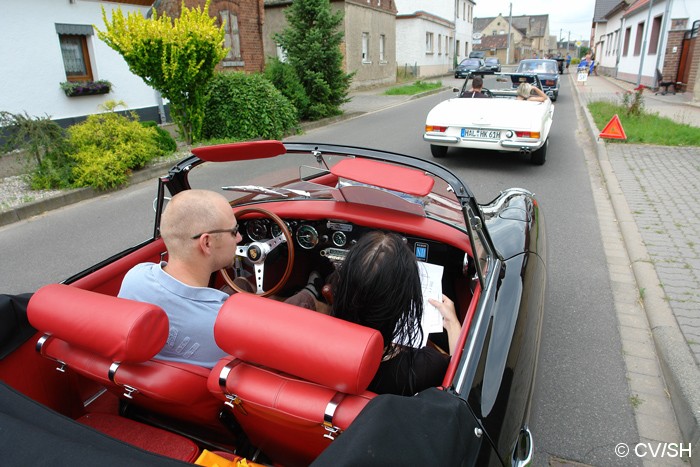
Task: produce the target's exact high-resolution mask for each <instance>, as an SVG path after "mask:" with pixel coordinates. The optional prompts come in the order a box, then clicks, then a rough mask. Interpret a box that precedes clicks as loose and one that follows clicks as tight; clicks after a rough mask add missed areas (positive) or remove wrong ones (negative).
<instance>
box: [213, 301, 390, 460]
mask: <svg viewBox="0 0 700 467" xmlns="http://www.w3.org/2000/svg"><path fill="white" fill-rule="evenodd" d="M214 336H215V338H216V342H217V344H218V345H219V347H221V348H222V349H223V350H224V351H226V352H227V353H229V354H230V355H231V357H227V358H224V359H222V360H221V361H220V362H219V363H218V364H217V365H216V366H215V367H214V369H213V370H212V373H211V376H210V377H209V389H210V390H211V391H212V392H213V393H214V394H215V395H217V396H218V397H219V398H221V399H222V400H227V401H228V402H227V404H228V405H229V406H230V407H232V408H233V414H234V415H235V417H236V419H237V420H238V421H239V423H240V424H241V426H242V427H243V429H244V431H245V432H246V434H247V435H248V437H249V438H250V441H251V443H252V444H253V445H255V446H256V447H258V448H260V449H261V450H262V451H263V452H264V453H265V454H266V455H267V456H269V457H270V458H271V460H272V461H273V462H274V463H279V464H283V465H308V464H309V463H311V462H312V461H313V459H315V458H316V456H318V455H319V454H320V453H321V451H323V449H325V448H326V447H327V446H328V445H329V444H330V443H331V442H332V440H333V438H334V437H335V436H337V435H338V434H339V433H341V432H342V431H343V430H345V429H346V428H347V427H348V426H349V425H350V424H351V423H352V421H353V420H354V419H355V417H356V416H357V414H358V413H359V412H360V411H361V410H362V409H363V408H364V406H365V405H366V404H367V403H368V402H369V400H370V399H371V398H372V397H374V393H371V392H368V391H367V390H366V389H367V386H368V385H369V383H370V381H371V380H372V378H373V377H374V374H375V373H376V371H377V368H378V367H379V363H380V361H381V356H382V350H383V341H382V337H381V335H380V334H379V332H378V331H376V330H374V329H370V328H366V327H363V326H359V325H357V324H353V323H349V322H346V321H342V320H339V319H336V318H333V317H330V316H326V315H323V314H320V313H315V312H313V311H310V310H306V309H302V308H299V307H296V306H293V305H288V304H286V303H282V302H278V301H275V300H271V299H267V298H262V297H258V296H255V295H250V294H242V293H240V294H236V295H233V296H232V297H231V298H229V299H228V300H227V301H226V303H225V304H224V306H223V307H222V308H221V311H220V312H219V316H218V318H217V321H216V324H215V326H214Z"/></svg>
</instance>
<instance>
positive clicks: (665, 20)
mask: <svg viewBox="0 0 700 467" xmlns="http://www.w3.org/2000/svg"><path fill="white" fill-rule="evenodd" d="M598 2H599V3H598V4H597V6H598V5H600V3H601V0H598ZM699 20H700V2H699V1H677V0H676V1H673V0H655V1H653V2H651V1H649V0H637V1H636V2H632V1H628V2H623V1H621V2H619V3H617V4H615V5H614V6H612V7H611V8H610V9H609V10H608V12H606V13H605V16H604V18H601V19H600V20H599V21H597V22H594V27H593V32H592V38H593V48H594V51H595V56H596V59H597V60H598V61H599V72H603V73H604V74H607V75H611V76H615V77H616V78H618V79H621V80H624V81H628V82H631V83H638V84H643V85H645V86H648V87H651V88H655V87H656V86H657V80H658V73H657V70H658V71H659V73H660V74H661V75H662V76H663V78H664V81H673V82H678V83H679V84H678V86H679V87H684V88H685V89H686V90H694V92H695V95H696V97H695V98H696V99H697V98H699V97H700V86H697V85H696V84H695V83H697V82H698V71H697V70H698V67H697V62H698V61H700V60H699V59H700V54H699V53H697V52H696V53H694V54H693V53H692V52H691V53H690V54H689V55H682V52H683V44H684V42H688V41H692V42H695V41H696V40H697V36H698V34H690V33H691V31H694V30H695V29H693V26H694V25H698V24H699V23H698V21H699ZM686 45H687V44H686ZM692 50H694V49H692V48H691V51H692ZM686 52H687V50H686ZM683 70H685V72H683ZM680 75H682V76H680ZM694 88H697V89H694Z"/></svg>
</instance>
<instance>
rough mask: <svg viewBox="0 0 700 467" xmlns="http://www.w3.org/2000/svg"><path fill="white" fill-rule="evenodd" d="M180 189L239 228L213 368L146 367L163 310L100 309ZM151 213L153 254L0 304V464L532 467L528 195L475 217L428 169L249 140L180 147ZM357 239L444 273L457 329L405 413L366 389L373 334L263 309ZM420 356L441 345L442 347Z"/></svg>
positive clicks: (312, 315)
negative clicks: (220, 207)
mask: <svg viewBox="0 0 700 467" xmlns="http://www.w3.org/2000/svg"><path fill="white" fill-rule="evenodd" d="M191 188H209V189H215V190H218V191H220V192H221V193H223V194H225V196H226V197H227V198H228V199H229V201H230V205H231V209H232V210H233V211H234V212H235V214H236V217H237V218H238V221H239V225H240V227H241V230H240V231H241V233H242V237H243V240H242V241H241V242H240V243H239V247H238V250H237V253H238V256H237V259H236V261H235V262H234V264H232V266H231V268H228V269H225V270H221V271H220V272H219V273H216V274H215V275H214V276H213V277H212V280H211V286H212V287H222V286H223V285H224V284H226V283H233V282H234V281H233V279H235V278H236V277H237V276H240V275H244V274H245V275H248V276H251V277H254V278H255V289H256V292H257V293H250V292H249V293H246V292H240V293H235V294H233V295H231V296H230V298H229V299H228V300H227V301H226V302H225V304H224V305H223V307H222V308H221V310H220V312H219V315H218V317H217V319H216V324H215V327H214V335H215V338H216V342H217V344H218V345H219V347H221V349H223V350H224V351H225V352H226V353H227V354H228V355H229V356H228V357H226V358H223V359H222V360H221V361H219V363H218V364H217V365H216V366H215V367H214V368H213V369H207V368H203V367H199V366H194V365H189V364H184V363H175V362H171V361H165V360H159V359H157V358H154V356H155V355H156V354H157V353H158V352H159V351H160V349H161V348H162V347H163V345H164V344H165V342H166V340H167V339H168V331H169V325H168V318H167V315H166V314H165V312H164V310H162V309H161V308H159V307H157V306H155V305H151V304H148V303H141V302H136V301H132V300H126V299H122V298H118V297H117V293H118V291H119V288H120V284H121V281H122V278H123V277H124V275H125V273H126V272H127V271H128V270H129V269H130V268H132V267H133V266H134V265H136V264H139V263H142V262H156V263H157V262H159V261H161V260H163V259H166V260H167V255H168V252H167V251H166V249H165V246H164V243H163V240H162V239H161V238H160V235H159V223H160V217H161V213H162V210H163V208H164V206H165V205H166V203H167V201H168V199H169V196H171V195H174V194H176V193H178V192H181V191H183V190H188V189H191ZM154 207H155V226H154V230H153V236H152V238H150V239H147V240H146V241H144V242H143V243H141V244H139V245H136V246H134V247H132V248H130V249H128V250H126V251H123V252H121V253H118V254H116V255H114V256H111V257H110V258H108V259H106V260H105V261H103V262H101V263H99V264H97V265H95V266H93V267H91V268H89V269H88V270H85V271H82V272H80V273H79V274H76V275H75V276H73V277H70V278H68V279H66V280H65V281H64V282H62V283H60V284H48V285H46V286H44V287H41V288H40V289H39V290H37V291H34V292H31V293H27V294H23V295H12V296H10V295H3V296H0V324H1V326H0V379H1V380H2V382H1V383H0V433H1V436H0V452H2V459H3V465H34V464H49V463H50V464H51V465H120V466H123V465H182V464H183V463H194V462H198V463H199V464H205V465H214V464H218V465H222V466H223V465H236V462H238V460H239V459H240V458H244V459H245V461H246V462H248V464H249V465H252V464H254V463H258V464H265V465H282V466H295V465H312V464H313V465H317V466H322V465H465V466H483V465H507V466H510V465H527V464H528V463H530V461H531V459H532V455H533V451H534V440H533V436H532V434H531V432H530V429H529V426H528V420H529V411H530V401H531V397H532V393H533V390H534V379H535V373H536V367H537V357H538V349H539V342H540V330H541V323H542V315H543V308H544V293H545V283H546V237H545V229H544V218H543V214H542V211H541V210H540V206H539V205H538V202H537V200H536V199H535V198H534V196H533V195H532V194H531V193H530V192H528V191H526V190H523V189H515V188H514V189H508V190H504V191H503V192H501V193H500V194H499V196H498V197H497V198H496V199H494V200H493V201H491V202H489V203H487V204H478V203H477V201H476V200H475V198H474V196H473V194H472V192H471V191H470V189H469V188H468V187H467V186H466V185H465V184H464V183H463V182H462V181H461V180H460V179H459V178H458V177H456V176H455V175H454V174H453V173H452V172H451V171H449V170H448V169H446V168H444V167H442V166H440V165H438V164H435V163H433V162H431V161H426V160H422V159H416V158H412V157H409V156H405V155H400V154H396V153H390V152H384V151H376V150H370V149H362V148H355V147H344V146H336V145H328V144H310V143H282V142H279V141H255V142H245V143H235V144H224V145H218V146H210V147H200V148H195V149H193V150H192V154H191V155H190V156H189V157H188V158H186V159H185V160H183V161H182V162H180V163H178V164H177V165H175V166H174V167H173V168H172V169H171V170H170V171H169V172H168V173H167V174H166V175H164V176H162V177H160V178H159V180H158V187H157V194H156V200H155V203H154ZM373 230H383V231H391V232H395V233H397V234H398V235H400V236H401V237H402V238H403V239H404V241H405V243H406V244H407V245H408V246H409V247H410V248H411V250H412V251H413V252H414V253H415V256H416V261H418V262H425V263H430V264H433V265H438V266H439V267H440V268H441V269H442V275H441V276H439V280H438V283H439V286H440V288H441V290H442V291H443V292H444V294H445V295H447V296H449V297H450V298H452V299H453V300H454V302H455V307H456V310H457V315H458V317H459V319H460V321H461V322H462V332H461V335H460V337H459V340H458V344H457V346H456V347H457V350H456V351H455V352H453V355H452V357H451V360H450V363H449V366H448V367H447V370H446V372H445V374H444V377H443V378H442V384H440V385H438V386H436V387H433V388H430V389H427V390H425V391H422V392H419V393H418V394H416V395H414V396H411V397H406V396H395V395H388V394H375V393H373V392H370V391H368V389H367V387H368V385H369V383H370V381H371V380H372V378H373V376H374V374H375V372H376V371H377V368H378V366H379V363H380V360H381V358H382V351H383V343H382V339H381V336H380V334H379V332H378V331H376V330H374V329H370V328H366V327H363V326H359V325H356V324H353V323H349V322H347V321H344V320H341V319H338V318H335V317H333V316H329V315H325V314H322V313H316V312H314V311H310V310H306V309H302V308H298V307H295V306H293V305H290V304H287V303H284V302H282V301H280V300H279V299H275V298H279V297H285V296H289V295H291V294H292V293H293V292H294V291H296V290H299V288H300V287H302V286H303V285H304V284H305V281H306V278H307V277H308V275H309V272H310V271H312V270H316V271H321V272H322V273H323V275H324V276H326V275H329V274H332V272H333V270H334V269H335V268H336V267H337V266H338V265H339V264H341V263H342V262H343V261H344V259H345V257H346V255H347V253H348V250H349V248H350V247H351V246H352V245H353V244H355V242H356V241H357V240H358V239H359V238H360V237H361V236H362V235H364V234H365V233H367V232H370V231H373ZM396 286H397V287H400V286H401V284H396ZM272 295H274V297H272ZM325 299H326V300H327V301H332V297H329V296H326V297H325ZM428 345H433V346H435V347H437V348H443V349H444V348H446V334H445V332H433V333H431V334H430V335H429V339H428ZM535 440H536V439H535ZM239 463H240V462H239Z"/></svg>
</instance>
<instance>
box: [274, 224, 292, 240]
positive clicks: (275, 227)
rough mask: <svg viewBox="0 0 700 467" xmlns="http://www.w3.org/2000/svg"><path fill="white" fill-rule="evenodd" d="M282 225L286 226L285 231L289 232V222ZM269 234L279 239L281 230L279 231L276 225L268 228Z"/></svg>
mask: <svg viewBox="0 0 700 467" xmlns="http://www.w3.org/2000/svg"><path fill="white" fill-rule="evenodd" d="M284 223H285V225H286V226H287V229H289V231H290V232H291V229H292V227H291V226H290V225H289V222H287V221H284ZM270 232H271V233H272V236H273V237H279V236H280V235H282V229H280V226H279V225H277V224H276V223H275V224H272V225H271V226H270Z"/></svg>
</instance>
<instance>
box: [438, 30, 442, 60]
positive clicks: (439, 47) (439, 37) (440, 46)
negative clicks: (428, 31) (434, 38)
mask: <svg viewBox="0 0 700 467" xmlns="http://www.w3.org/2000/svg"><path fill="white" fill-rule="evenodd" d="M440 54H442V34H438V55H440Z"/></svg>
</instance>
